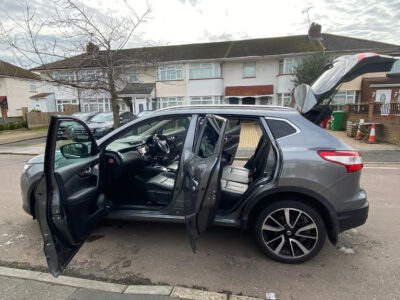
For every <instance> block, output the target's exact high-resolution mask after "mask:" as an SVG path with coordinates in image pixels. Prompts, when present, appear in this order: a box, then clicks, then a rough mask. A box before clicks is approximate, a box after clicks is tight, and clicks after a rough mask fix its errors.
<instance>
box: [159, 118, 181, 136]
mask: <svg viewBox="0 0 400 300" xmlns="http://www.w3.org/2000/svg"><path fill="white" fill-rule="evenodd" d="M187 123H188V120H187V119H175V120H171V121H170V122H168V123H167V124H165V125H164V126H163V127H162V128H161V131H160V133H161V134H163V135H168V134H173V133H175V132H178V131H181V130H185V129H186V128H187V125H188V124H187Z"/></svg>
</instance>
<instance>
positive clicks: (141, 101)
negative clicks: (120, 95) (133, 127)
mask: <svg viewBox="0 0 400 300" xmlns="http://www.w3.org/2000/svg"><path fill="white" fill-rule="evenodd" d="M144 110H147V108H146V98H135V114H138V113H140V112H142V111H144Z"/></svg>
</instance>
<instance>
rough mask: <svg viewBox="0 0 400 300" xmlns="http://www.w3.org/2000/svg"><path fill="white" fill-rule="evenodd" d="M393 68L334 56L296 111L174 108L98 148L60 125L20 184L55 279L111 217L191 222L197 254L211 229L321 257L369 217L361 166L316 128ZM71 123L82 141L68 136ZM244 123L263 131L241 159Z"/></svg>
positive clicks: (282, 253) (371, 59)
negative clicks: (342, 99)
mask: <svg viewBox="0 0 400 300" xmlns="http://www.w3.org/2000/svg"><path fill="white" fill-rule="evenodd" d="M394 61H395V59H394V58H392V57H386V56H380V55H377V54H371V53H368V54H359V55H350V56H343V57H340V58H338V59H336V60H335V61H334V63H333V64H331V65H329V66H327V68H326V71H325V72H324V73H323V74H322V76H321V77H320V78H319V79H318V80H317V81H316V82H315V83H314V85H313V86H312V87H309V86H306V85H301V86H299V87H297V88H296V90H295V92H294V100H295V101H294V102H295V103H294V104H295V106H296V108H297V110H296V109H292V108H284V107H269V106H242V105H241V106H234V105H232V106H223V105H222V106H189V107H174V108H168V109H163V110H159V111H156V112H154V113H152V114H150V115H148V116H143V117H141V118H139V119H137V120H134V121H132V122H130V123H128V124H126V125H124V126H122V127H121V128H119V129H117V130H115V131H113V132H112V133H110V134H108V135H106V136H105V137H104V138H102V139H100V140H98V141H96V140H95V139H94V138H93V136H92V134H91V132H90V130H89V129H88V127H87V125H86V124H85V123H83V122H82V121H80V120H78V119H75V118H72V117H65V116H59V117H53V118H52V119H51V123H50V128H49V133H48V136H47V143H46V152H45V155H44V156H40V157H36V158H33V159H32V160H31V161H29V162H27V164H26V166H25V167H24V172H23V174H22V176H21V188H22V197H23V207H24V209H25V210H26V211H27V212H28V213H30V214H31V215H32V216H33V217H34V218H36V219H37V220H38V222H39V225H40V228H41V232H42V235H43V240H44V252H45V255H46V258H47V261H48V265H49V269H50V272H51V273H52V274H53V275H55V276H57V275H58V274H60V272H61V271H62V270H63V269H64V268H65V267H66V266H67V264H68V263H69V261H70V260H71V259H72V257H73V256H74V254H75V253H76V252H77V251H78V249H79V248H80V246H81V245H82V244H83V243H84V241H85V239H86V238H87V237H88V235H89V234H90V232H91V231H92V229H93V228H95V226H96V225H97V224H98V223H99V221H101V220H102V219H103V218H105V217H107V218H112V219H124V220H146V221H166V222H180V223H184V224H185V225H186V228H187V233H188V236H189V241H190V244H191V247H192V249H193V251H194V252H195V251H196V239H197V238H198V236H199V234H200V233H202V232H204V231H205V230H206V229H207V228H208V227H209V226H211V225H220V226H231V227H241V228H253V229H254V231H255V236H256V239H257V241H258V243H259V245H260V247H261V250H262V251H263V252H264V253H265V254H266V255H267V256H268V257H270V258H272V259H274V260H277V261H281V262H285V263H299V262H303V261H306V260H308V259H310V258H312V257H313V256H315V255H316V254H317V253H318V252H319V251H320V250H321V248H322V246H323V245H324V242H325V239H326V236H328V238H329V240H330V241H331V242H332V243H334V244H335V243H336V242H337V240H338V234H339V233H340V232H341V231H344V230H347V229H349V228H352V227H356V226H359V225H362V224H364V223H365V221H366V219H367V216H368V201H367V195H366V193H365V191H364V190H363V189H362V188H360V175H361V169H362V167H363V164H362V159H361V157H360V155H359V153H357V152H355V151H354V150H353V149H352V148H350V147H349V146H347V145H346V144H344V143H343V142H341V141H340V140H338V139H336V138H335V137H333V136H332V135H330V134H329V133H328V132H327V131H325V130H323V129H321V128H320V127H319V126H317V125H316V124H319V123H320V122H321V121H322V120H323V119H324V118H325V117H326V116H327V115H329V114H330V111H329V108H328V107H327V106H326V105H324V104H329V101H330V100H329V98H330V97H331V96H332V94H333V93H334V92H335V90H336V89H337V87H338V86H339V85H340V84H341V83H342V82H345V81H350V80H352V79H353V78H355V77H356V76H358V75H361V74H363V73H367V72H373V71H381V72H384V71H389V70H390V68H391V66H392V64H393V63H394ZM310 120H311V122H310ZM65 123H68V124H71V123H74V125H73V126H75V128H77V127H80V129H81V130H76V131H75V132H78V133H79V134H78V135H77V136H74V135H69V136H66V137H63V138H61V137H60V133H59V132H58V131H59V128H61V127H62V125H63V124H65ZM245 126H246V128H258V129H256V130H255V131H254V132H258V136H259V140H258V143H257V144H256V145H255V146H254V149H253V150H254V151H253V152H252V153H251V155H249V156H248V158H247V159H245V160H244V161H243V159H242V161H240V157H243V156H245V150H246V149H247V148H243V147H242V146H241V141H240V139H241V137H240V136H243V135H246V134H247V133H243V130H244V127H245ZM246 130H247V129H246ZM241 132H242V133H241ZM243 149H244V150H243ZM241 151H242V152H241ZM246 151H247V150H246Z"/></svg>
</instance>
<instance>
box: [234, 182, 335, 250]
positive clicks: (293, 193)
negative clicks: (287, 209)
mask: <svg viewBox="0 0 400 300" xmlns="http://www.w3.org/2000/svg"><path fill="white" fill-rule="evenodd" d="M281 200H294V201H299V202H302V203H304V204H308V205H310V206H311V207H312V208H314V209H315V210H316V211H317V212H318V213H320V214H321V217H322V219H323V221H324V224H325V227H326V231H327V234H328V238H329V240H330V241H331V243H332V244H336V243H337V241H338V233H339V223H338V220H337V216H336V211H335V210H334V208H333V207H332V205H331V204H330V203H329V202H328V200H327V199H325V198H324V197H322V196H321V195H319V194H317V193H315V192H313V191H310V190H307V189H301V188H294V187H293V188H280V189H279V188H278V189H274V190H270V191H268V192H266V193H262V194H260V195H258V196H257V197H256V198H254V199H252V200H250V201H249V202H248V203H247V204H246V206H245V207H244V210H243V212H242V216H241V221H242V225H243V226H244V227H246V228H248V227H252V226H254V223H255V220H256V219H257V216H258V214H259V213H260V211H261V210H262V209H263V208H264V207H266V206H267V205H270V204H272V203H275V202H279V201H281Z"/></svg>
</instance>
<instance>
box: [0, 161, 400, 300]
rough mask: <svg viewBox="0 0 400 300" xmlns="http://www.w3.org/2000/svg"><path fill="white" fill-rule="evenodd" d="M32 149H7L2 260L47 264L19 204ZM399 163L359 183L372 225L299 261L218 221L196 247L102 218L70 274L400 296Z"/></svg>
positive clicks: (0, 192)
mask: <svg viewBox="0 0 400 300" xmlns="http://www.w3.org/2000/svg"><path fill="white" fill-rule="evenodd" d="M26 159H27V157H26V156H16V155H0V178H1V185H0V264H2V265H8V266H18V267H25V268H32V269H39V270H45V267H46V261H45V258H44V256H43V252H42V247H43V245H42V240H41V237H40V232H39V229H38V227H37V225H36V223H35V222H34V221H32V219H31V218H30V217H29V216H28V215H26V214H25V213H24V212H23V211H22V209H21V200H20V191H19V186H18V180H19V174H20V172H21V170H22V165H23V162H24V160H26ZM399 182H400V164H383V165H380V164H366V167H365V169H364V170H363V175H362V184H363V186H364V187H365V188H366V190H367V192H368V195H369V199H370V204H371V209H370V217H369V219H368V222H367V224H366V225H364V226H362V227H359V228H357V229H355V230H350V231H347V232H344V233H343V234H341V235H340V242H339V244H338V245H337V246H336V247H335V246H332V245H331V244H329V243H327V244H326V245H325V247H324V248H323V250H322V251H321V253H320V254H319V255H318V256H317V257H316V258H315V259H313V260H312V261H310V262H307V263H304V264H301V265H285V264H280V263H276V262H273V261H271V260H269V259H267V258H265V257H264V256H263V254H262V253H261V252H260V250H259V249H258V247H257V245H256V243H255V241H254V239H253V235H252V232H251V231H244V232H242V231H240V230H237V229H230V228H212V229H211V230H209V231H208V232H207V233H206V234H204V235H203V236H202V237H201V238H200V240H199V243H198V253H197V254H195V255H194V254H192V252H191V250H190V247H189V243H188V241H187V238H186V236H185V229H184V227H183V226H182V225H177V224H175V225H174V224H158V223H142V222H111V221H107V222H104V223H103V224H102V225H101V226H100V227H99V228H97V229H96V230H95V232H93V234H92V236H91V237H90V238H89V240H88V242H87V243H85V244H84V245H83V247H82V248H81V250H80V251H79V253H78V254H77V255H76V257H75V258H74V259H73V261H72V262H71V264H70V266H69V267H68V268H67V270H66V274H69V275H79V276H80V277H87V278H92V279H108V280H114V281H116V282H123V283H132V284H138V283H141V284H148V283H158V284H162V283H164V284H170V285H181V286H188V287H193V286H195V287H203V288H206V289H209V290H213V291H231V292H233V293H235V294H239V293H243V294H245V295H250V296H259V297H263V296H264V297H265V292H275V293H276V295H277V297H278V298H279V299H291V298H296V299H297V298H303V299H320V298H321V297H322V295H323V296H324V298H326V299H371V298H376V299H396V298H400V286H399V278H400V256H399V253H400V200H399V196H398V195H400V185H399Z"/></svg>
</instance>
